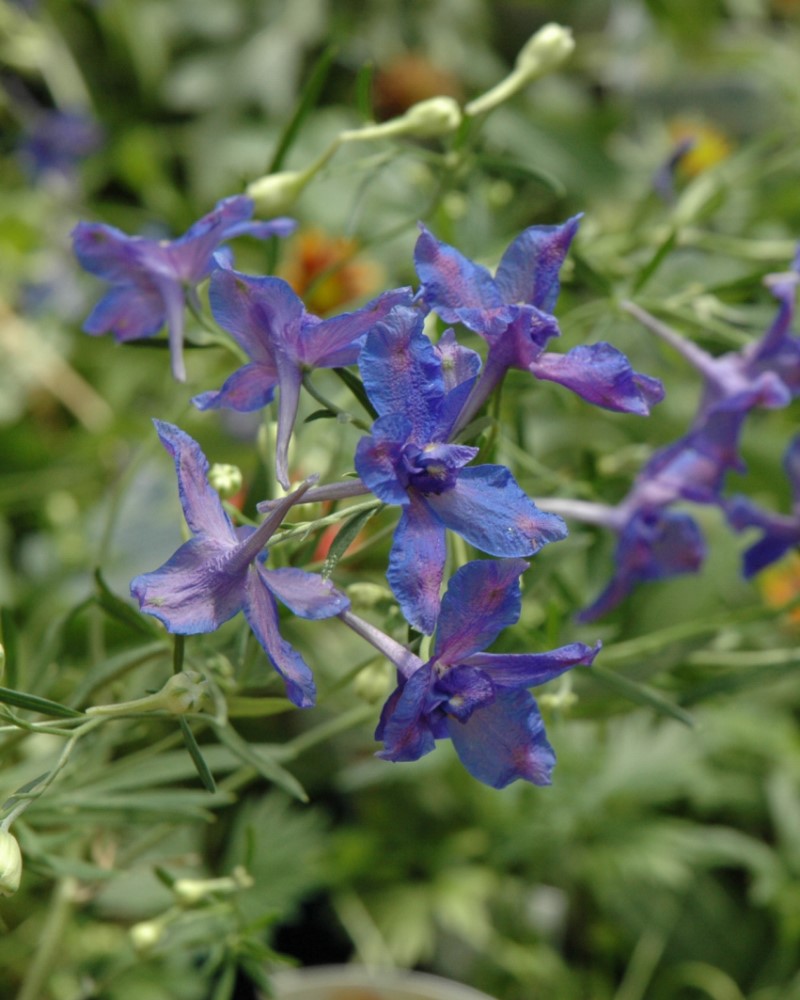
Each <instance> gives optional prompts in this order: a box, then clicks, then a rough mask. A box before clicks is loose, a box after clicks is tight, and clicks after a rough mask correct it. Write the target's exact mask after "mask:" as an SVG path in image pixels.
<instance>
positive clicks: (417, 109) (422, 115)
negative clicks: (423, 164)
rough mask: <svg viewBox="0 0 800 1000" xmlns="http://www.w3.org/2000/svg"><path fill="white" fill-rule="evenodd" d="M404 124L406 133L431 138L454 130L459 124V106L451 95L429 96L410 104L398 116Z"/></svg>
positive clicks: (421, 137)
mask: <svg viewBox="0 0 800 1000" xmlns="http://www.w3.org/2000/svg"><path fill="white" fill-rule="evenodd" d="M400 121H401V122H404V123H405V124H406V128H405V129H404V131H405V132H406V134H407V135H415V136H417V137H418V138H420V139H427V138H432V137H433V136H437V135H444V134H445V133H447V132H454V131H455V130H456V129H457V128H458V126H459V125H460V124H461V108H460V107H459V106H458V101H456V100H455V99H454V98H452V97H444V96H440V97H431V98H429V100H427V101H420V102H419V103H418V104H412V105H411V107H410V108H409V109H408V111H406V113H405V114H404V115H403V116H402V117H401V118H400Z"/></svg>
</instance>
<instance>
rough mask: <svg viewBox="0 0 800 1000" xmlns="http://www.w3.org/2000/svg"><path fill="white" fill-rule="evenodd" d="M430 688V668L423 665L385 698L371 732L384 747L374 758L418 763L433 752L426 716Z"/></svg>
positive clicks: (432, 738)
mask: <svg viewBox="0 0 800 1000" xmlns="http://www.w3.org/2000/svg"><path fill="white" fill-rule="evenodd" d="M430 686H431V671H430V666H429V665H428V664H425V665H424V666H422V667H420V668H419V670H416V671H415V672H414V673H413V674H412V675H411V676H410V677H409V678H408V680H407V681H405V682H404V683H403V684H401V686H400V687H399V688H398V689H397V690H396V691H395V692H394V694H393V695H392V696H391V697H390V698H389V700H388V701H387V703H386V705H385V706H384V709H383V712H382V713H381V720H380V722H379V723H378V728H377V730H376V732H375V738H376V739H378V740H381V742H382V743H383V745H384V749H383V750H380V751H379V752H378V754H377V756H378V757H382V758H383V759H384V760H394V761H403V760H418V759H419V758H420V757H422V756H424V755H425V754H426V753H430V752H431V750H433V748H434V746H435V745H436V741H435V740H434V737H433V733H432V731H431V727H430V724H429V722H428V719H427V716H426V707H427V702H428V697H429V691H430Z"/></svg>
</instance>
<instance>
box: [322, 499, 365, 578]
mask: <svg viewBox="0 0 800 1000" xmlns="http://www.w3.org/2000/svg"><path fill="white" fill-rule="evenodd" d="M377 509H378V508H377V507H372V508H371V509H370V510H362V511H360V512H359V513H358V514H356V515H355V516H354V517H351V518H350V519H349V520H347V521H345V522H344V524H343V525H342V526H341V528H340V529H339V530H338V532H337V533H336V537H335V538H334V540H333V541H332V542H331V547H330V549H328V555H327V557H326V559H325V563H324V565H323V567H322V576H323V579H325V580H327V579H328V577H329V576H330V575H331V573H333V571H334V569H336V564H337V563H338V562H339V560H340V559H341V558H342V556H343V555H344V554H345V552H347V550H348V549H349V548H350V546H351V545H352V544H353V542H354V541H355V539H356V537H357V535H358V533H359V532H360V531H361V529H362V528H363V527H364V525H365V524H366V523H367V521H369V519H370V518H371V517H372V515H373V514H374V513H375V511H376V510H377Z"/></svg>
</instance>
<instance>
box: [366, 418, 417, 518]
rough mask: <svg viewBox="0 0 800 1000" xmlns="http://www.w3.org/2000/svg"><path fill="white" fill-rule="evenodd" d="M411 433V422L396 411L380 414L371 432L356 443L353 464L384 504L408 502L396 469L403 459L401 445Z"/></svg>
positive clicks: (404, 503)
mask: <svg viewBox="0 0 800 1000" xmlns="http://www.w3.org/2000/svg"><path fill="white" fill-rule="evenodd" d="M410 433H411V421H410V420H408V419H407V418H406V417H404V416H402V415H401V414H399V413H393V414H390V415H389V416H386V417H379V418H378V419H377V420H376V421H375V423H374V424H373V425H372V434H371V435H370V436H369V437H363V438H361V440H360V441H359V442H358V444H357V445H356V454H355V467H356V472H357V473H358V475H359V478H360V479H361V482H362V483H363V484H364V485H365V486H366V487H367V488H368V489H370V490H371V491H372V492H373V493H374V494H375V496H376V497H378V499H379V500H383V502H384V503H391V504H402V505H404V506H405V505H406V504H408V503H409V499H408V492H407V490H406V487H405V485H404V484H403V483H401V482H400V479H399V477H398V476H399V474H398V470H399V469H400V468H401V466H402V461H403V445H404V444H405V442H406V441H407V439H408V436H409V434H410Z"/></svg>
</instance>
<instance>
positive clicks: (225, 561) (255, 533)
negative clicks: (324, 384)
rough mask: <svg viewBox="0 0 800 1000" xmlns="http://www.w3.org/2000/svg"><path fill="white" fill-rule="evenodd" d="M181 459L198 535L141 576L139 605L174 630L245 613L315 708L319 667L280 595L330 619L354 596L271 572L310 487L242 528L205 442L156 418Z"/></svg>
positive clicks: (134, 585)
mask: <svg viewBox="0 0 800 1000" xmlns="http://www.w3.org/2000/svg"><path fill="white" fill-rule="evenodd" d="M154 423H155V426H156V430H157V431H158V436H159V438H160V439H161V443H162V444H163V445H164V447H165V448H166V449H167V451H168V452H169V454H170V455H171V456H172V458H173V459H174V462H175V471H176V473H177V477H178V492H179V495H180V501H181V506H182V507H183V513H184V517H185V518H186V523H187V525H188V526H189V528H190V529H191V531H192V536H193V537H192V538H190V539H189V541H188V542H185V543H184V544H183V545H181V547H180V548H179V549H178V550H177V551H176V552H175V553H174V555H173V556H172V557H171V558H170V559H169V560H168V561H167V562H166V563H164V565H163V566H161V567H160V568H159V569H157V570H154V571H153V572H152V573H144V574H142V575H141V576H137V577H136V578H135V579H134V580H133V581H132V582H131V593H132V594H133V596H134V597H135V598H136V599H137V600H138V602H139V607H140V608H141V610H142V611H144V612H145V613H147V614H150V615H153V616H154V617H156V618H158V619H159V620H160V621H161V622H163V624H164V625H165V626H166V628H167V630H168V631H169V632H174V633H177V634H178V635H195V634H198V633H201V632H213V631H215V630H216V629H217V628H219V627H220V626H221V625H222V624H223V622H226V621H227V620H228V619H229V618H232V617H233V616H234V615H235V614H237V613H238V612H239V611H242V612H244V616H245V618H246V619H247V622H248V624H249V625H250V628H251V629H252V630H253V633H254V634H255V637H256V638H257V639H258V641H259V642H260V643H261V645H262V647H263V648H264V651H265V652H266V654H267V656H268V657H269V659H270V661H271V662H272V665H273V666H274V667H275V669H276V670H277V671H278V673H279V674H280V675H281V677H282V678H283V680H284V681H285V683H286V693H287V695H288V697H289V698H290V699H291V701H293V702H294V703H295V704H296V705H299V706H300V707H307V706H309V705H312V704H313V703H314V698H315V687H314V680H313V677H312V675H311V670H310V668H309V667H308V665H307V664H306V662H305V661H304V660H303V658H302V656H301V655H300V654H299V653H298V652H297V651H296V650H295V649H293V648H292V647H291V646H290V645H289V643H287V642H286V641H285V640H284V639H282V638H281V635H280V632H279V630H278V609H277V605H276V603H275V599H276V598H277V599H278V600H279V601H281V602H282V603H283V604H285V605H286V606H287V607H288V608H289V609H290V610H291V611H292V612H293V613H294V614H296V615H299V616H300V617H301V618H311V619H320V618H330V617H332V616H333V615H336V614H338V613H339V612H341V611H342V610H344V609H346V608H347V607H348V606H349V601H348V599H347V598H346V597H345V596H344V594H342V593H340V592H339V591H338V590H336V588H335V587H334V586H333V585H332V584H331V583H330V581H329V580H323V579H322V577H320V576H316V575H315V574H313V573H306V572H304V571H303V570H300V569H295V568H292V567H285V568H281V569H267V568H266V566H265V565H264V562H265V558H266V554H265V553H264V551H263V550H264V546H265V544H266V543H267V541H268V540H269V538H270V536H271V535H272V534H273V532H274V531H275V529H276V528H277V527H278V526H279V524H280V523H281V520H282V519H283V517H284V515H285V514H286V512H287V511H288V510H289V508H290V507H291V506H292V505H293V504H294V503H296V501H297V500H298V499H299V497H300V496H302V493H303V492H304V491H305V489H307V488H308V485H309V483H305V484H303V486H301V487H300V488H299V489H298V490H297V491H295V493H293V494H290V495H289V496H287V497H285V498H284V499H283V500H282V501H281V502H280V504H279V505H278V506H277V507H276V508H275V509H274V510H273V511H272V513H270V515H269V516H268V517H267V518H265V520H264V521H263V522H262V523H261V524H260V525H259V526H258V527H257V528H252V527H239V528H234V526H233V524H232V523H231V520H230V518H229V517H228V515H227V514H226V513H225V510H224V508H223V506H222V502H221V500H220V498H219V495H218V494H217V493H216V492H215V491H214V490H213V489H212V488H211V486H210V484H209V482H208V462H207V460H206V457H205V455H204V454H203V452H202V451H201V449H200V446H199V445H198V444H197V442H196V441H195V440H194V439H193V438H191V437H190V436H189V435H188V434H186V433H185V432H184V431H182V430H181V429H180V428H179V427H175V426H174V425H173V424H168V423H164V422H163V421H160V420H156V421H154Z"/></svg>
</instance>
